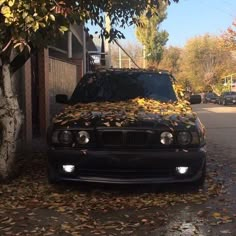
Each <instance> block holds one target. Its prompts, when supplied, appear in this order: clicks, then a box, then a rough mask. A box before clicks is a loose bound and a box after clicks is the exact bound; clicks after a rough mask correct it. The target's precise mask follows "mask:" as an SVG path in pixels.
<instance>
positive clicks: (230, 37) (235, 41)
mask: <svg viewBox="0 0 236 236" xmlns="http://www.w3.org/2000/svg"><path fill="white" fill-rule="evenodd" d="M221 39H222V40H221V45H222V46H223V47H225V48H226V49H228V50H236V19H235V20H234V22H233V23H232V25H231V26H230V27H229V28H228V29H227V30H226V31H225V32H224V33H223V35H222V36H221Z"/></svg>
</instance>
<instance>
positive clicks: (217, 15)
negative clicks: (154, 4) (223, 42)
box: [121, 0, 236, 47]
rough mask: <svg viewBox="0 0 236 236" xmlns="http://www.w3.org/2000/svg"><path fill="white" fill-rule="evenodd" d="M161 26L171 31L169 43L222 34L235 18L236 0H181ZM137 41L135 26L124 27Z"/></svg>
mask: <svg viewBox="0 0 236 236" xmlns="http://www.w3.org/2000/svg"><path fill="white" fill-rule="evenodd" d="M167 13H168V15H167V19H166V20H165V21H164V22H163V23H162V24H161V29H163V30H166V31H167V32H168V33H169V41H168V43H167V46H178V47H183V46H184V45H185V43H186V42H187V40H188V39H190V38H193V37H195V36H199V35H203V34H206V33H209V34H212V35H220V34H222V33H223V31H225V30H226V29H227V28H228V27H229V26H230V25H231V24H232V22H233V20H234V19H236V0H179V3H177V4H176V3H173V2H172V4H171V5H170V6H169V7H168V10H167ZM121 31H122V32H123V33H124V35H125V37H126V39H127V40H128V41H132V42H135V41H137V40H136V37H135V32H134V27H127V28H126V29H125V30H124V29H122V30H121Z"/></svg>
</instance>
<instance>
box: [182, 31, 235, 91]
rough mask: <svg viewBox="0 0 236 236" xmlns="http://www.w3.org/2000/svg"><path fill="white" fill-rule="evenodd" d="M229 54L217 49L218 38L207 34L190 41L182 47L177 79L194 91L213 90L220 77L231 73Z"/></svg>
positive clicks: (231, 60) (233, 64) (232, 61)
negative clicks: (189, 85) (187, 84)
mask: <svg viewBox="0 0 236 236" xmlns="http://www.w3.org/2000/svg"><path fill="white" fill-rule="evenodd" d="M234 66H235V62H234V60H233V58H232V55H231V53H230V52H228V51H227V50H225V49H224V48H222V47H219V38H218V37H215V36H210V35H208V34H206V35H203V36H198V37H195V38H192V39H190V40H189V41H188V42H187V44H186V45H185V47H184V50H183V54H182V59H181V67H180V73H179V75H178V76H179V77H180V78H181V80H182V82H183V83H186V81H188V83H190V84H191V87H192V88H193V89H194V90H195V91H196V92H200V91H204V90H208V89H211V90H214V89H215V85H217V84H218V83H221V77H222V76H223V75H224V74H227V73H229V72H230V71H232V68H233V67H234Z"/></svg>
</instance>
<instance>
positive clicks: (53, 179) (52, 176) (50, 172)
mask: <svg viewBox="0 0 236 236" xmlns="http://www.w3.org/2000/svg"><path fill="white" fill-rule="evenodd" d="M47 177H48V183H49V184H58V183H59V182H60V181H59V179H58V177H57V174H56V172H55V170H54V169H53V168H52V167H50V166H48V168H47Z"/></svg>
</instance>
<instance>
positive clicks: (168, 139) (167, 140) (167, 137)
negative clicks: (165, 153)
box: [160, 131, 174, 145]
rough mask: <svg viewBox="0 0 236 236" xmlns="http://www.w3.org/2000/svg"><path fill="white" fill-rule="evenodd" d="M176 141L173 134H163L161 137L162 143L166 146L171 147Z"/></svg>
mask: <svg viewBox="0 0 236 236" xmlns="http://www.w3.org/2000/svg"><path fill="white" fill-rule="evenodd" d="M173 141H174V136H173V134H172V133H171V132H167V131H166V132H162V133H161V136H160V142H161V143H162V144H164V145H170V144H172V143H173Z"/></svg>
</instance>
